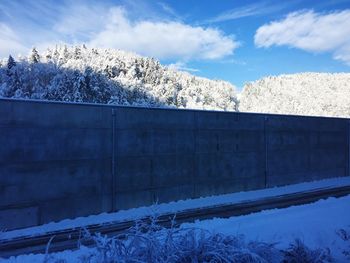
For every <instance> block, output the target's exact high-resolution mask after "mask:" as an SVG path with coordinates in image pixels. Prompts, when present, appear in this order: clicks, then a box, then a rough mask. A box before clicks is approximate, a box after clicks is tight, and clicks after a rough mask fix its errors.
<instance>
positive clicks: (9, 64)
mask: <svg viewBox="0 0 350 263" xmlns="http://www.w3.org/2000/svg"><path fill="white" fill-rule="evenodd" d="M15 66H16V62H15V60H14V59H13V57H12V56H11V55H9V58H8V60H7V69H8V70H10V69H12V68H13V67H15Z"/></svg>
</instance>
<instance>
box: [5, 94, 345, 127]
mask: <svg viewBox="0 0 350 263" xmlns="http://www.w3.org/2000/svg"><path fill="white" fill-rule="evenodd" d="M1 101H8V102H26V103H38V104H63V105H65V104H66V105H75V106H94V107H109V108H130V109H144V110H168V111H187V112H206V113H224V114H225V113H226V114H240V115H241V114H242V115H257V116H265V117H290V118H300V117H301V118H312V119H335V120H336V119H339V120H349V121H350V118H344V117H330V116H310V115H294V114H273V113H258V112H237V111H224V110H200V109H183V108H171V107H169V108H167V107H143V106H127V105H116V104H102V103H88V102H66V101H53V100H35V99H13V98H1V97H0V102H1Z"/></svg>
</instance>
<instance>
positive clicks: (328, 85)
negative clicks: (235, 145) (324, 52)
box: [239, 73, 350, 117]
mask: <svg viewBox="0 0 350 263" xmlns="http://www.w3.org/2000/svg"><path fill="white" fill-rule="evenodd" d="M239 111H242V112H261V113H278V114H295V115H313V116H335V117H350V73H335V74H331V73H301V74H293V75H280V76H277V77H266V78H263V79H260V80H257V81H255V82H252V83H248V84H246V85H245V86H244V89H243V92H242V93H241V94H240V102H239Z"/></svg>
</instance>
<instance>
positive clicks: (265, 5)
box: [204, 2, 290, 23]
mask: <svg viewBox="0 0 350 263" xmlns="http://www.w3.org/2000/svg"><path fill="white" fill-rule="evenodd" d="M288 4H290V3H279V4H276V3H274V4H271V3H269V2H258V3H254V4H250V5H245V6H240V7H237V8H233V9H230V10H227V11H225V12H223V13H221V14H218V15H217V16H215V17H213V18H211V19H208V20H206V21H204V23H217V22H224V21H229V20H236V19H240V18H244V17H251V16H258V15H264V14H269V13H273V12H277V11H279V10H281V9H284V8H285V7H286V6H287V5H288Z"/></svg>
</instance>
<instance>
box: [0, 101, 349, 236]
mask: <svg viewBox="0 0 350 263" xmlns="http://www.w3.org/2000/svg"><path fill="white" fill-rule="evenodd" d="M0 146H1V148H0V228H7V229H13V228H19V227H26V226H30V225H38V224H43V223H47V222H50V221H57V220H60V219H63V218H74V217H77V216H84V215H89V214H97V213H101V212H106V211H107V212H108V211H115V210H118V209H123V208H130V207H137V206H142V205H149V204H152V203H153V202H157V201H158V202H168V201H172V200H178V199H186V198H191V197H200V196H209V195H214V194H223V193H230V192H236V191H244V190H252V189H260V188H265V187H270V186H277V185H286V184H291V183H297V182H304V181H311V180H315V179H323V178H328V177H337V176H347V175H349V121H348V120H347V119H335V118H312V117H296V116H278V115H264V114H248V113H228V112H211V111H192V110H170V109H143V108H132V107H112V106H102V105H87V104H85V105H82V104H61V103H44V102H40V103H39V102H24V101H15V100H0Z"/></svg>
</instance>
